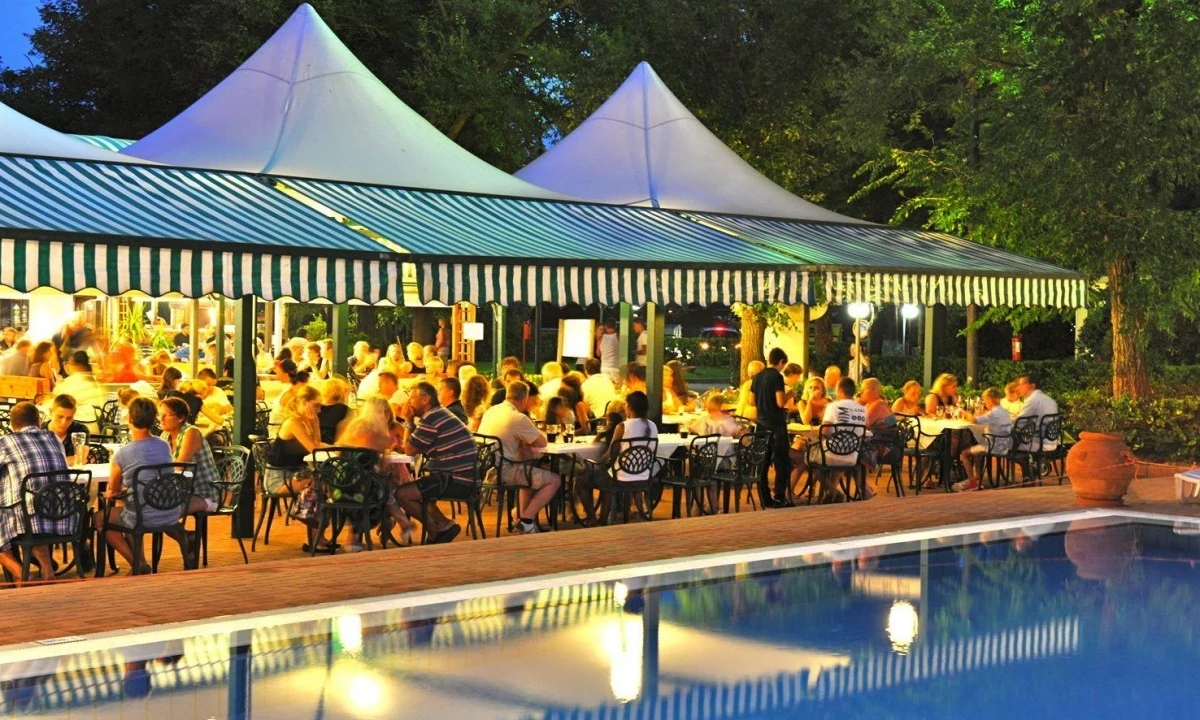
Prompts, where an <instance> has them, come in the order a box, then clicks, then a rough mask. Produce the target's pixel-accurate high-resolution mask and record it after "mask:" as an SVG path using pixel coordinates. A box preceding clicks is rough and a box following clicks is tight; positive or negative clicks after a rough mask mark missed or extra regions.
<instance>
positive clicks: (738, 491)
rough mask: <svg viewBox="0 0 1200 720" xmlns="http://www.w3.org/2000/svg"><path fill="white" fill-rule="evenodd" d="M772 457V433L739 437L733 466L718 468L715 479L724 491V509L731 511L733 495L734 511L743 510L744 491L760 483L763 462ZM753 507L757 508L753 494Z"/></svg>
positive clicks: (758, 433)
mask: <svg viewBox="0 0 1200 720" xmlns="http://www.w3.org/2000/svg"><path fill="white" fill-rule="evenodd" d="M770 459H771V433H769V432H764V431H759V432H753V433H749V434H746V435H743V436H742V437H741V438H739V439H738V444H737V451H736V453H735V454H734V464H733V467H731V468H729V469H726V470H717V471H716V472H715V473H713V479H714V480H716V481H717V485H718V486H719V487H720V488H721V489H722V492H723V493H724V501H723V504H724V511H725V512H729V499H730V496H731V495H732V497H733V511H734V512H741V510H742V500H741V496H742V491H743V490H751V491H753V488H755V487H756V486H757V485H758V481H759V478H760V477H761V476H762V469H763V464H764V463H767V462H769V461H770ZM750 503H751V507H755V508H757V507H758V506H757V505H756V504H755V503H754V497H753V495H751V496H750Z"/></svg>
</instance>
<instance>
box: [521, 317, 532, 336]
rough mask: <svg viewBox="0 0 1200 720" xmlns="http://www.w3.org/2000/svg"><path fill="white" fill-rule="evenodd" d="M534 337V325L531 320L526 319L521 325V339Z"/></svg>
mask: <svg viewBox="0 0 1200 720" xmlns="http://www.w3.org/2000/svg"><path fill="white" fill-rule="evenodd" d="M532 337H533V327H532V326H531V325H530V324H529V321H528V320H526V321H525V324H524V325H522V326H521V339H522V340H529V339H530V338H532Z"/></svg>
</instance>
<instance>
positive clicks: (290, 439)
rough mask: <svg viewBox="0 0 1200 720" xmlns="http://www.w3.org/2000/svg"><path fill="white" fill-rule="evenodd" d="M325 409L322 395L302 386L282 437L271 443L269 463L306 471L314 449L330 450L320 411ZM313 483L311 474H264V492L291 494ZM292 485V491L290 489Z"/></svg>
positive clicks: (280, 431)
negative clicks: (306, 462)
mask: <svg viewBox="0 0 1200 720" xmlns="http://www.w3.org/2000/svg"><path fill="white" fill-rule="evenodd" d="M320 407H321V395H320V393H318V392H317V391H316V388H311V387H309V386H307V385H304V386H301V387H300V388H298V389H297V390H296V392H295V393H294V394H293V395H292V399H291V402H290V404H289V407H288V419H287V420H284V421H283V425H281V426H280V427H279V434H278V435H277V436H276V437H275V439H274V440H273V441H272V442H271V448H270V450H269V451H268V454H267V461H268V462H269V463H271V465H274V466H276V467H278V468H303V467H304V466H305V462H304V458H305V456H307V455H308V454H309V453H311V452H312V451H313V450H316V449H317V448H322V447H328V445H327V444H326V443H323V442H321V426H320V424H319V423H318V422H317V412H318V410H319V409H320ZM311 483H312V478H311V477H308V476H307V473H302V474H299V475H294V476H293V474H292V473H290V472H287V471H284V470H271V471H269V472H267V473H265V474H264V475H263V491H264V492H267V493H276V494H279V495H287V494H290V493H291V492H299V491H301V490H303V489H304V488H306V487H308V486H309V484H311ZM289 485H290V488H291V489H290V490H289V489H288V488H289Z"/></svg>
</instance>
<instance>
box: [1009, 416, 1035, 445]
mask: <svg viewBox="0 0 1200 720" xmlns="http://www.w3.org/2000/svg"><path fill="white" fill-rule="evenodd" d="M1037 434H1038V419H1037V418H1036V417H1033V416H1025V417H1019V418H1017V419H1016V420H1015V421H1014V422H1013V426H1012V449H1013V450H1018V449H1019V450H1030V449H1032V448H1033V445H1034V439H1035V438H1037Z"/></svg>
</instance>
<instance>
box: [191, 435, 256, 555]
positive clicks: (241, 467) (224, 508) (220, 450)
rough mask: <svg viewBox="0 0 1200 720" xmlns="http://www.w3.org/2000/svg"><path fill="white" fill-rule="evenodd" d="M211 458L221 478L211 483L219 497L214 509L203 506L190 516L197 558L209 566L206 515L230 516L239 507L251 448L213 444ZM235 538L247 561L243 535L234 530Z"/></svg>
mask: <svg viewBox="0 0 1200 720" xmlns="http://www.w3.org/2000/svg"><path fill="white" fill-rule="evenodd" d="M212 454H213V460H215V461H216V463H217V472H218V473H219V474H220V475H219V477H220V479H219V480H217V481H216V482H215V483H213V484H214V485H215V486H216V490H217V495H218V501H217V509H216V510H213V511H212V512H209V511H206V510H202V511H200V512H198V513H194V514H193V515H192V517H193V518H194V519H195V521H196V548H195V550H196V554H197V556H198V557H197V559H198V560H199V563H198V564H202V565H203V566H204V567H208V519H209V518H210V517H213V516H225V517H229V518H231V522H232V517H233V515H234V513H236V512H237V510H238V503H239V502H240V500H241V497H242V485H243V484H244V483H245V481H246V472H247V471H248V470H249V467H250V449H249V448H246V447H242V446H241V445H229V446H227V447H215V448H212ZM233 536H234V537H235V538H236V539H237V543H238V548H239V549H240V550H241V551H242V561H243V562H244V563H246V564H247V565H249V564H250V557H249V556H248V555H246V543H245V542H244V541H243V540H242V536H241V535H239V534H238V533H237V532H234V533H233Z"/></svg>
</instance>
